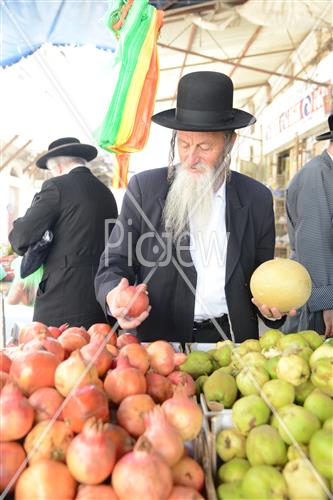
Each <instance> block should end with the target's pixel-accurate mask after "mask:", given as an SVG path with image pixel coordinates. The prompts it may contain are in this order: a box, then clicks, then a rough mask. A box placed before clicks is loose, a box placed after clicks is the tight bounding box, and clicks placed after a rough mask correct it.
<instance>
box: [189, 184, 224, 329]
mask: <svg viewBox="0 0 333 500" xmlns="http://www.w3.org/2000/svg"><path fill="white" fill-rule="evenodd" d="M225 210H226V189H225V182H224V183H223V184H222V186H221V187H220V189H219V190H218V191H217V192H216V193H215V195H214V201H213V210H212V216H211V220H210V223H209V225H208V226H207V229H206V231H205V232H204V233H199V232H197V231H195V227H194V224H193V222H192V223H191V219H190V233H191V248H190V252H191V257H192V260H193V263H194V266H195V268H196V271H197V288H196V296H195V307H194V320H195V321H203V320H205V319H208V318H218V317H220V316H222V315H223V314H228V306H227V301H226V297H225V289H224V287H225V271H226V258H227V244H228V239H227V231H226V224H225Z"/></svg>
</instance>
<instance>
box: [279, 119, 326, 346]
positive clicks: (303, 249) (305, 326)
mask: <svg viewBox="0 0 333 500" xmlns="http://www.w3.org/2000/svg"><path fill="white" fill-rule="evenodd" d="M328 126H329V131H328V132H325V133H323V134H321V135H318V136H317V137H316V140H317V141H329V143H328V147H327V149H326V150H324V151H323V152H322V153H321V154H320V155H318V156H316V157H315V158H312V160H310V161H309V162H308V163H306V164H305V165H304V166H303V167H302V168H301V169H300V170H299V171H298V172H297V173H296V174H295V176H294V177H293V179H292V180H291V182H290V184H289V186H288V188H287V197H286V203H287V216H288V232H289V239H290V247H291V251H292V253H291V258H292V259H294V260H297V262H300V263H301V264H303V265H304V266H306V268H307V269H308V271H309V273H310V275H311V279H312V292H311V296H310V298H309V300H308V302H307V303H306V304H305V305H304V306H303V307H302V308H301V309H299V310H298V311H297V313H298V314H297V316H296V317H293V318H288V321H286V323H285V325H284V327H283V330H284V331H285V332H286V333H289V332H297V331H302V330H315V331H317V332H318V333H320V334H323V335H326V337H333V114H331V115H330V116H329V118H328Z"/></svg>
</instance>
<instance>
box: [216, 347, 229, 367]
mask: <svg viewBox="0 0 333 500" xmlns="http://www.w3.org/2000/svg"><path fill="white" fill-rule="evenodd" d="M213 359H214V360H215V361H216V362H217V364H218V366H219V367H223V366H228V365H229V364H230V363H231V348H230V347H229V346H228V345H225V346H224V347H221V348H220V349H215V352H214V354H213Z"/></svg>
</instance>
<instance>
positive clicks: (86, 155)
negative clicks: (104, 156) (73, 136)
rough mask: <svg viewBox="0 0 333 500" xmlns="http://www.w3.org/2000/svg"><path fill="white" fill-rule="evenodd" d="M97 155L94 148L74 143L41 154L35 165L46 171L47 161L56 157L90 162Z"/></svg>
mask: <svg viewBox="0 0 333 500" xmlns="http://www.w3.org/2000/svg"><path fill="white" fill-rule="evenodd" d="M97 154H98V151H97V149H96V148H95V147H94V146H91V145H90V144H81V143H76V142H74V143H72V144H66V145H63V146H59V147H57V148H54V149H52V150H51V151H47V152H46V153H43V154H41V155H40V156H39V158H37V160H36V165H37V167H38V168H42V169H47V166H46V162H47V160H49V159H50V158H55V157H56V156H73V157H77V158H83V159H84V160H87V161H91V160H93V159H94V158H96V156H97Z"/></svg>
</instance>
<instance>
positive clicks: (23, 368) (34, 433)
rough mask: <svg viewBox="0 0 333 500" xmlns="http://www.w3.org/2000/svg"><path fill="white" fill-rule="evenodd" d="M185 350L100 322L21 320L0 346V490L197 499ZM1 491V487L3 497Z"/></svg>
mask: <svg viewBox="0 0 333 500" xmlns="http://www.w3.org/2000/svg"><path fill="white" fill-rule="evenodd" d="M185 359H186V355H185V354H183V353H177V352H175V350H174V349H173V347H172V346H171V344H169V343H168V342H165V341H162V340H158V341H156V342H152V343H150V344H147V345H142V344H140V343H139V341H138V339H137V337H135V336H134V335H132V334H130V333H124V334H122V335H120V336H119V337H118V336H117V334H116V333H115V332H114V331H113V330H112V329H111V327H110V326H109V325H107V324H102V323H101V324H95V325H93V326H91V327H90V328H89V330H85V329H84V328H78V327H71V328H68V325H63V326H62V327H60V328H55V327H47V326H45V325H44V324H42V323H38V322H34V323H31V324H29V325H27V326H26V327H24V328H22V329H21V331H20V334H19V344H18V346H16V347H10V348H7V349H4V350H2V351H0V388H1V395H0V396H1V399H0V441H1V443H0V446H1V457H2V459H1V465H0V493H2V494H3V493H4V494H5V495H6V494H7V493H8V492H14V491H15V498H16V500H23V499H31V498H33V499H35V500H39V499H40V500H41V499H43V500H44V499H51V498H52V499H54V498H57V499H68V500H69V499H79V500H92V499H97V498H98V499H99V500H107V499H109V500H117V499H118V500H129V499H131V500H134V499H145V500H186V499H191V500H200V499H202V498H203V496H202V491H203V488H204V471H203V469H202V467H201V466H200V465H199V464H198V463H197V462H196V461H195V460H194V459H193V458H191V456H189V454H188V451H187V448H186V442H188V441H189V440H193V439H195V438H196V436H198V434H199V432H200V430H201V426H202V412H201V409H200V407H199V406H198V405H197V403H196V402H195V400H194V398H193V397H192V396H193V395H194V394H195V384H194V381H193V379H192V378H191V377H190V376H189V375H187V374H185V373H182V372H180V371H178V366H179V365H180V364H182V363H183V362H184V361H185ZM5 495H4V496H5Z"/></svg>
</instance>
